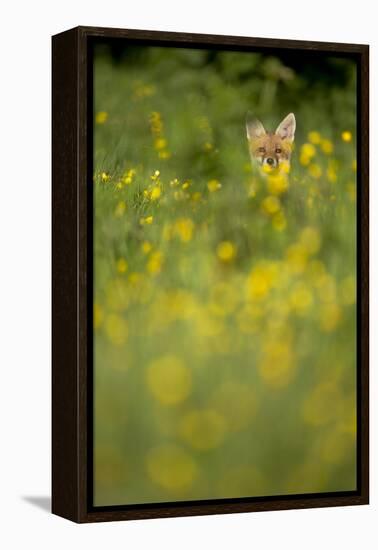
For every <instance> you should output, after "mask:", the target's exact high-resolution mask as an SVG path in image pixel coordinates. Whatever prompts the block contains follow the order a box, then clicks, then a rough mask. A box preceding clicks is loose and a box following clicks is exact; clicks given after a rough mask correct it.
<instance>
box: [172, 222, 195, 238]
mask: <svg viewBox="0 0 378 550" xmlns="http://www.w3.org/2000/svg"><path fill="white" fill-rule="evenodd" d="M193 231H194V223H193V221H192V220H191V219H190V218H179V219H178V220H176V222H175V223H174V225H173V233H174V234H175V235H177V236H178V237H179V238H180V240H181V241H182V242H183V243H187V242H189V241H190V240H191V239H192V236H193Z"/></svg>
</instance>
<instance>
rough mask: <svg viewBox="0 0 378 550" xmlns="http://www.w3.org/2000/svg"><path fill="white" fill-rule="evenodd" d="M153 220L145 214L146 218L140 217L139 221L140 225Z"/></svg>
mask: <svg viewBox="0 0 378 550" xmlns="http://www.w3.org/2000/svg"><path fill="white" fill-rule="evenodd" d="M153 221H154V217H153V216H147V217H146V218H140V220H139V223H140V225H151V224H152V222H153Z"/></svg>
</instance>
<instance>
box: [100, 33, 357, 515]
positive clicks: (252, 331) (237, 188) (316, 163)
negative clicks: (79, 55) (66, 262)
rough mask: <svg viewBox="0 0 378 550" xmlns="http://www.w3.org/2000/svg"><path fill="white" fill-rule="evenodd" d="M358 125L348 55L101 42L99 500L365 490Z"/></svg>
mask: <svg viewBox="0 0 378 550" xmlns="http://www.w3.org/2000/svg"><path fill="white" fill-rule="evenodd" d="M247 111H252V112H254V113H255V114H256V115H257V116H258V117H259V118H260V119H261V120H262V122H263V123H264V125H265V127H266V128H267V129H269V130H274V129H275V128H276V126H277V125H278V123H279V122H280V121H281V120H282V119H283V118H284V116H286V115H287V114H288V113H289V112H294V113H295V115H296V119H297V133H296V139H295V150H294V154H293V159H292V165H291V170H290V173H289V174H286V173H285V174H281V175H277V174H274V173H271V174H266V175H265V176H262V175H261V174H260V173H259V172H256V171H254V170H253V169H252V166H251V163H250V159H249V152H248V146H247V139H246V132H245V117H246V113H247ZM355 132H356V68H355V63H354V62H353V61H352V60H350V59H347V58H335V57H329V56H325V55H320V54H319V53H309V54H295V53H292V54H285V56H282V55H280V56H278V55H277V54H275V55H266V54H264V55H263V54H260V53H250V52H248V53H246V52H235V51H227V52H226V51H222V52H221V51H217V50H201V49H182V48H158V47H150V48H147V47H137V46H134V47H128V48H124V47H123V48H120V47H119V46H118V45H117V44H116V43H113V45H98V46H96V49H95V57H94V136H95V140H94V180H93V185H94V220H95V223H94V255H95V260H94V261H95V266H94V267H95V270H94V294H95V304H94V325H95V329H94V330H95V335H94V345H95V350H94V352H95V365H94V369H95V370H94V377H95V380H94V381H95V388H94V389H95V419H94V435H95V438H94V445H95V449H94V451H95V464H94V477H95V479H94V495H95V504H96V505H111V504H130V503H140V502H164V501H174V500H197V499H213V498H232V497H244V496H261V495H278V494H297V493H313V492H327V491H344V490H352V489H354V488H355V486H356V441H355V437H356V418H355V416H356V415H355V413H356V406H355V405H356V403H355V394H356V386H355V379H356V359H355V355H356V349H355V339H356V325H355V314H356V311H355V275H356V242H355V239H356V205H355V200H356V170H357V164H356V145H355Z"/></svg>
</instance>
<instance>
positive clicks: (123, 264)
mask: <svg viewBox="0 0 378 550" xmlns="http://www.w3.org/2000/svg"><path fill="white" fill-rule="evenodd" d="M128 268H129V266H128V263H127V261H126V260H125V258H120V259H119V260H118V261H117V271H118V273H126V271H127V270H128Z"/></svg>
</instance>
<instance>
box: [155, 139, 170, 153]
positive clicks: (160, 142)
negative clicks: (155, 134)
mask: <svg viewBox="0 0 378 550" xmlns="http://www.w3.org/2000/svg"><path fill="white" fill-rule="evenodd" d="M166 146H167V140H166V139H165V138H157V139H155V142H154V147H155V149H158V150H159V149H164V148H165V147H166Z"/></svg>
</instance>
